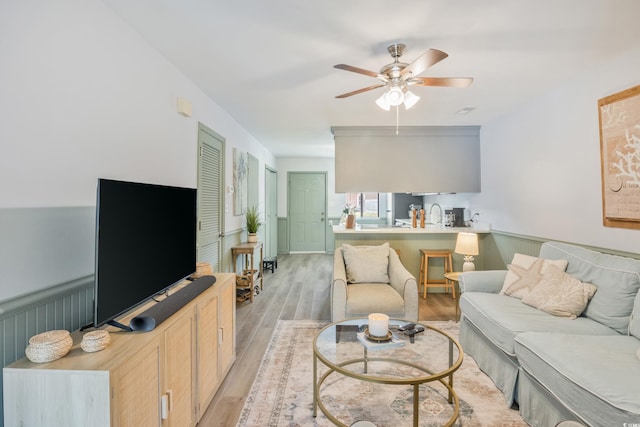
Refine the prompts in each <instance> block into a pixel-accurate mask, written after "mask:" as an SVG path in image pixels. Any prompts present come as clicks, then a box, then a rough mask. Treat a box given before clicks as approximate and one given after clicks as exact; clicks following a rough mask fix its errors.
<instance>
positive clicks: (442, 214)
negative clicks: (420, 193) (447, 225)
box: [429, 203, 444, 224]
mask: <svg viewBox="0 0 640 427" xmlns="http://www.w3.org/2000/svg"><path fill="white" fill-rule="evenodd" d="M434 206H437V207H438V209H439V210H440V221H438V222H436V223H435V224H442V223H443V220H444V211H443V210H442V206H440V205H439V204H437V203H434V204H432V205H431V207H430V208H429V219H431V211H433V207H434Z"/></svg>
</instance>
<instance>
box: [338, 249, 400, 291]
mask: <svg viewBox="0 0 640 427" xmlns="http://www.w3.org/2000/svg"><path fill="white" fill-rule="evenodd" d="M342 250H343V255H344V261H345V265H346V269H347V283H389V243H384V244H382V245H380V246H351V245H349V244H346V243H344V244H343V245H342Z"/></svg>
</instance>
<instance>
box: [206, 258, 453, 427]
mask: <svg viewBox="0 0 640 427" xmlns="http://www.w3.org/2000/svg"><path fill="white" fill-rule="evenodd" d="M332 270H333V255H326V254H292V255H280V256H278V268H277V269H276V270H275V272H274V273H271V272H266V273H265V277H264V290H263V291H262V293H260V294H259V295H257V296H256V297H255V298H254V301H253V303H249V302H248V301H246V302H244V303H238V306H237V308H236V361H235V363H234V365H233V367H232V368H231V371H230V372H229V374H228V375H227V377H226V379H225V381H224V383H223V384H222V386H221V387H220V389H219V390H218V393H217V394H216V397H215V398H214V399H213V401H212V403H211V405H210V406H209V408H208V409H207V411H206V412H205V414H204V415H203V417H202V420H201V421H200V423H199V424H198V426H200V427H214V426H215V427H218V426H230V427H233V426H235V425H236V423H237V421H238V419H239V417H240V412H241V411H242V407H243V405H244V402H245V399H246V396H247V395H248V394H249V390H250V389H251V385H252V384H253V380H254V378H255V376H256V373H257V371H258V367H259V366H260V362H261V361H262V356H263V355H264V352H265V351H266V348H267V345H268V344H269V340H270V339H271V335H272V334H273V331H274V328H275V325H276V323H277V321H278V320H279V319H283V320H324V321H327V322H328V321H330V319H331V313H330V302H329V295H330V284H331V275H332ZM455 304H456V300H454V299H453V298H452V297H451V294H434V293H430V294H429V296H428V297H427V299H426V300H425V299H423V298H422V297H420V314H419V317H420V320H456V314H455V311H456V310H455Z"/></svg>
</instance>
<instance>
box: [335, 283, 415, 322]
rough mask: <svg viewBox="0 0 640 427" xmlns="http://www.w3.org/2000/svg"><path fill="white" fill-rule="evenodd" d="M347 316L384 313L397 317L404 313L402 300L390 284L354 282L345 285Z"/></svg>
mask: <svg viewBox="0 0 640 427" xmlns="http://www.w3.org/2000/svg"><path fill="white" fill-rule="evenodd" d="M346 305H347V307H346V308H347V310H346V311H347V317H360V316H364V317H366V316H367V315H369V314H370V313H386V314H388V315H389V316H390V317H399V316H402V315H403V313H404V300H403V299H402V296H400V294H399V293H398V292H396V290H395V289H393V287H391V285H387V284H384V283H354V284H353V285H349V286H347V304H346Z"/></svg>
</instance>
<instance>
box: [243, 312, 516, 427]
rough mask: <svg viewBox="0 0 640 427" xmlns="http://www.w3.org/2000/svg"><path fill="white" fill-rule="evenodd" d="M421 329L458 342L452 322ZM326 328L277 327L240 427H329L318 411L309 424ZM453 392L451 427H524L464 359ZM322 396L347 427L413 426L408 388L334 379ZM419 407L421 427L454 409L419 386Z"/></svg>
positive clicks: (439, 389) (438, 391)
mask: <svg viewBox="0 0 640 427" xmlns="http://www.w3.org/2000/svg"><path fill="white" fill-rule="evenodd" d="M427 323H428V324H429V325H431V326H434V327H436V328H438V329H441V330H443V331H445V332H447V333H448V334H449V335H451V336H453V337H454V338H457V337H458V324H457V323H455V322H427ZM325 325H326V323H321V322H315V321H293V320H286V321H279V322H278V325H277V326H276V329H275V331H274V334H273V337H272V338H271V342H270V343H269V346H268V348H267V351H266V353H265V355H264V357H263V360H262V363H261V366H260V368H259V370H258V374H257V376H256V379H255V381H254V383H253V386H252V387H251V391H250V393H249V396H248V397H247V400H246V402H245V405H244V408H243V410H242V413H241V415H240V419H239V421H238V427H257V426H260V427H262V426H271V427H284V426H286V427H294V426H333V425H334V424H333V423H332V422H331V421H330V420H329V419H327V418H326V417H325V416H324V414H323V413H322V412H321V411H320V409H318V416H317V417H315V418H314V417H313V339H314V337H315V335H316V333H317V332H318V331H319V330H320V329H321V328H322V327H323V326H325ZM436 335H437V334H436ZM425 337H427V335H425ZM430 339H431V338H430ZM354 345H355V343H354ZM318 366H319V372H323V371H324V370H325V369H326V368H325V367H324V366H323V365H322V364H321V363H318ZM454 388H455V390H456V393H457V394H458V397H459V399H460V416H459V418H458V420H457V421H456V423H455V424H454V425H455V426H474V427H475V426H491V427H519V426H523V427H524V426H527V424H526V423H525V422H524V421H523V420H522V418H521V417H520V415H519V413H518V411H517V410H513V409H510V408H509V407H507V405H506V403H505V400H504V397H503V395H502V393H501V392H500V391H499V390H498V389H497V388H496V387H495V385H494V384H493V382H492V381H491V380H490V379H489V377H487V376H486V375H485V374H484V373H482V372H481V371H480V370H479V369H478V366H477V365H476V363H475V362H474V361H473V359H472V358H471V357H469V356H468V355H465V358H464V362H463V364H462V366H461V367H460V369H459V370H458V371H457V372H456V373H455V374H454ZM320 394H321V397H322V401H323V402H324V404H325V406H326V407H327V408H328V409H329V411H330V412H331V413H332V414H333V415H334V416H336V417H337V418H338V419H339V420H340V421H341V422H343V423H345V424H346V425H350V424H351V423H353V422H355V421H359V420H368V421H372V422H374V423H375V424H376V425H377V426H378V427H384V426H388V427H401V426H411V425H412V410H413V403H412V402H413V392H412V388H411V386H398V385H378V384H372V383H367V382H362V381H358V380H354V379H351V378H348V377H344V376H342V375H338V374H336V373H333V374H331V375H330V376H329V378H328V379H327V381H325V383H324V384H323V386H322V388H321V390H320ZM420 399H421V402H420V425H421V426H442V425H444V424H445V423H446V422H447V421H448V420H449V419H450V417H451V414H452V405H450V404H449V403H448V402H447V401H446V399H447V393H446V388H445V387H444V386H442V385H441V384H439V383H435V384H432V383H429V384H423V385H421V386H420Z"/></svg>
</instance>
